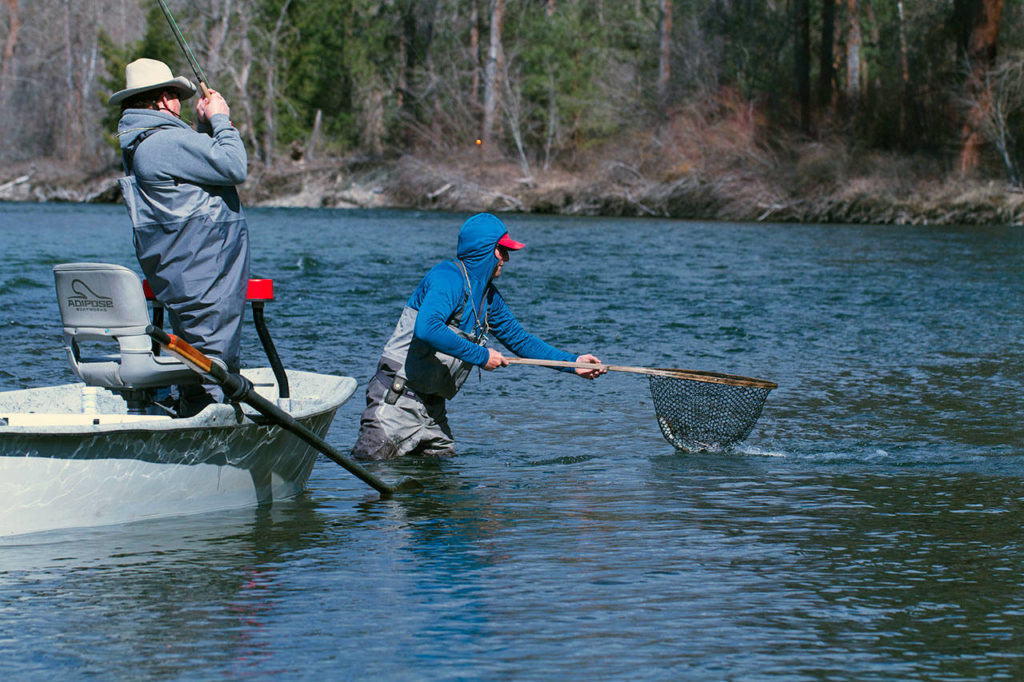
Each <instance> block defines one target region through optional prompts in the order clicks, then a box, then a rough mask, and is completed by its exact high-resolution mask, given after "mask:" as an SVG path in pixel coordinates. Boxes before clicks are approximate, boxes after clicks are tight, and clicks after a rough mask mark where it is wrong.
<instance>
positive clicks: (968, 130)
mask: <svg viewBox="0 0 1024 682" xmlns="http://www.w3.org/2000/svg"><path fill="white" fill-rule="evenodd" d="M954 11H955V14H956V19H957V26H958V27H959V29H960V34H959V36H958V43H957V46H958V52H959V54H960V57H961V59H963V60H964V62H965V63H966V65H967V73H968V75H967V81H966V83H965V92H966V97H965V99H966V100H967V101H968V102H970V108H969V110H968V112H967V116H966V117H965V119H964V125H963V129H962V131H961V133H960V173H961V174H968V173H970V172H972V171H974V170H975V169H976V168H977V167H978V163H979V162H980V160H981V148H982V146H983V143H984V138H983V136H982V134H981V128H982V124H983V121H984V120H985V119H986V118H988V117H989V116H990V109H991V107H992V100H991V93H990V92H989V90H988V86H987V81H986V77H985V74H986V73H987V72H988V71H989V69H991V68H992V66H993V65H994V64H995V59H996V47H997V46H998V44H999V20H1000V18H1001V17H1002V14H1003V0H955V2H954Z"/></svg>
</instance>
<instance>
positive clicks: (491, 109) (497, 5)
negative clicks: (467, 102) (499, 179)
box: [480, 0, 505, 156]
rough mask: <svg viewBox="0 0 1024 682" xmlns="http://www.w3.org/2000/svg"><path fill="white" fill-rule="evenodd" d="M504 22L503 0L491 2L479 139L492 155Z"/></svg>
mask: <svg viewBox="0 0 1024 682" xmlns="http://www.w3.org/2000/svg"><path fill="white" fill-rule="evenodd" d="M504 23H505V0H492V2H491V41H490V45H489V47H488V48H487V68H486V70H485V71H484V121H483V134H482V135H481V138H480V139H481V140H482V141H483V145H484V153H485V154H487V155H489V156H490V155H494V154H496V153H497V149H494V125H495V122H496V119H497V113H498V111H499V109H500V100H501V72H502V61H503V59H504V56H503V55H502V50H501V31H502V28H503V26H504Z"/></svg>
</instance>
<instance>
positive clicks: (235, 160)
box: [135, 114, 249, 185]
mask: <svg viewBox="0 0 1024 682" xmlns="http://www.w3.org/2000/svg"><path fill="white" fill-rule="evenodd" d="M203 128H206V129H207V130H210V131H211V134H206V133H203V132H197V131H195V130H191V129H174V130H168V131H167V132H159V133H157V134H156V135H153V137H152V141H149V142H147V143H146V144H141V145H139V151H138V153H136V156H135V173H136V175H138V176H139V179H140V180H142V181H143V182H154V181H164V182H167V181H171V180H184V181H185V182H192V183H196V184H200V185H237V184H239V183H241V182H243V181H244V180H245V178H246V176H247V175H248V172H249V168H248V163H249V158H248V155H247V154H246V152H245V145H244V144H242V136H241V135H239V133H238V130H237V129H236V128H234V127H233V126H232V125H231V121H229V120H228V117H227V116H226V115H225V114H216V115H214V116H212V117H211V119H210V126H209V127H208V128H207V127H206V126H203Z"/></svg>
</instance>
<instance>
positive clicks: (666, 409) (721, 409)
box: [648, 372, 775, 451]
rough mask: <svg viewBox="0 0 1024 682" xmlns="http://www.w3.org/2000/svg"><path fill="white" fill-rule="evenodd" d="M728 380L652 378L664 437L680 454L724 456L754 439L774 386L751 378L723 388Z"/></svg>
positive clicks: (653, 392)
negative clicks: (722, 453) (696, 452)
mask: <svg viewBox="0 0 1024 682" xmlns="http://www.w3.org/2000/svg"><path fill="white" fill-rule="evenodd" d="M666 374H667V372H666ZM724 376H729V375H713V374H709V377H715V378H709V379H707V380H700V379H694V378H692V375H691V376H690V377H687V378H676V377H672V376H667V375H650V376H649V377H648V378H649V379H650V382H651V398H652V399H653V401H654V411H655V413H656V414H657V416H658V425H659V426H660V427H661V433H662V434H663V435H664V436H665V439H666V440H668V442H669V443H671V444H672V445H674V446H675V447H676V449H677V450H689V451H692V450H721V449H725V448H728V447H730V446H731V445H734V444H736V443H739V442H740V441H742V440H743V439H744V438H746V437H747V436H748V435H750V430H751V429H753V428H754V424H755V423H756V422H757V420H758V418H759V417H760V416H761V409H762V408H763V407H764V402H765V400H766V399H767V398H768V393H770V392H771V390H772V389H773V388H775V384H773V383H771V382H769V381H762V380H760V379H747V378H746V377H735V378H736V379H742V381H741V382H739V383H731V382H730V383H723V382H722V381H721V379H720V378H721V377H724Z"/></svg>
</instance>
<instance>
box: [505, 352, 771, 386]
mask: <svg viewBox="0 0 1024 682" xmlns="http://www.w3.org/2000/svg"><path fill="white" fill-rule="evenodd" d="M505 359H506V360H508V362H509V364H510V365H536V366H539V367H571V368H573V369H605V370H608V371H609V372H631V373H633V374H650V375H654V376H660V377H671V378H673V379H686V380H688V381H704V382H707V383H711V384H727V385H729V386H750V387H752V388H767V389H769V390H771V389H773V388H778V384H776V383H774V382H772V381H765V380H764V379H751V378H750V377H743V376H739V375H738V374H721V373H719V372H701V371H698V370H692V369H668V368H661V367H628V366H625V365H606V364H604V363H600V364H598V365H596V366H595V365H594V364H593V363H589V362H567V361H565V360H537V359H535V358H510V357H506V358H505Z"/></svg>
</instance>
